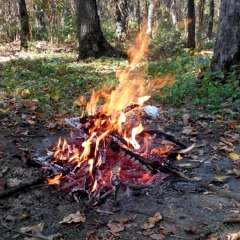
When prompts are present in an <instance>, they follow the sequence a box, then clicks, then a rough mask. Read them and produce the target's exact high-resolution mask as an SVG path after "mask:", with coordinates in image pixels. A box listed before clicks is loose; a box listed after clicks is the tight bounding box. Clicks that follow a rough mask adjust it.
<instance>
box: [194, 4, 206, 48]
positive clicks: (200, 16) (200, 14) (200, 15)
mask: <svg viewBox="0 0 240 240" xmlns="http://www.w3.org/2000/svg"><path fill="white" fill-rule="evenodd" d="M205 2H206V0H200V1H199V5H198V31H197V41H196V48H197V49H199V50H200V49H201V46H202V31H203V17H204V7H205Z"/></svg>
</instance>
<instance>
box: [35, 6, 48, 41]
mask: <svg viewBox="0 0 240 240" xmlns="http://www.w3.org/2000/svg"><path fill="white" fill-rule="evenodd" d="M35 21H36V30H35V31H36V32H35V37H36V39H37V40H40V39H43V34H44V31H46V24H45V22H44V11H43V9H42V8H41V5H39V4H38V5H36V7H35Z"/></svg>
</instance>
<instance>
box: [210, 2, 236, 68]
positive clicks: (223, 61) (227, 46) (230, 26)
mask: <svg viewBox="0 0 240 240" xmlns="http://www.w3.org/2000/svg"><path fill="white" fill-rule="evenodd" d="M239 19H240V1H239V0H231V1H229V0H222V1H221V6H220V16H219V23H218V31H217V39H216V44H215V48H214V55H213V58H212V62H211V66H210V68H211V70H212V71H217V70H222V71H224V72H229V71H231V70H232V68H233V66H234V65H235V64H239V63H240V20H239Z"/></svg>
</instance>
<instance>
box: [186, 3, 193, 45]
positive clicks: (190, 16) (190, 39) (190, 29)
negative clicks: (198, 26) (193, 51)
mask: <svg viewBox="0 0 240 240" xmlns="http://www.w3.org/2000/svg"><path fill="white" fill-rule="evenodd" d="M187 8H188V10H187V11H188V12H187V18H188V20H189V24H188V39H187V47H188V48H195V6H194V0H188V2H187Z"/></svg>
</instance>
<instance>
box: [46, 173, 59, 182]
mask: <svg viewBox="0 0 240 240" xmlns="http://www.w3.org/2000/svg"><path fill="white" fill-rule="evenodd" d="M61 177H62V173H60V174H58V175H55V176H54V177H53V178H46V179H45V181H46V182H47V183H48V184H50V185H54V184H57V185H59V184H60V179H61Z"/></svg>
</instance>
